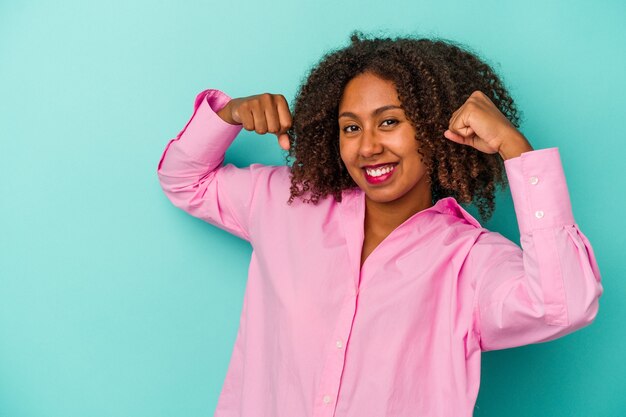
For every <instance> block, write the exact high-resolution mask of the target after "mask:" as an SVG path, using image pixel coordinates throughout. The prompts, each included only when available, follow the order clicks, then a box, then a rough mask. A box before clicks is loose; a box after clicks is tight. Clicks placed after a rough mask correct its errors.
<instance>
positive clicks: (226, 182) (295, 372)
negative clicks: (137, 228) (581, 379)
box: [158, 90, 603, 417]
mask: <svg viewBox="0 0 626 417" xmlns="http://www.w3.org/2000/svg"><path fill="white" fill-rule="evenodd" d="M228 100H229V97H228V96H226V95H225V94H224V93H221V92H219V91H217V90H206V91H204V92H202V93H200V94H199V95H198V97H197V98H196V102H195V111H194V114H193V116H192V118H191V120H190V121H189V122H188V124H187V125H186V126H185V128H184V129H183V130H182V132H181V133H180V134H179V135H178V137H177V138H175V139H173V140H172V141H171V142H170V143H169V144H168V145H167V148H166V150H165V152H164V154H163V157H162V159H161V161H160V163H159V167H158V175H159V179H160V181H161V185H162V187H163V190H164V191H165V193H166V195H167V196H168V198H169V199H170V200H171V201H172V203H174V205H176V206H178V207H180V208H182V209H183V210H185V211H187V212H189V213H190V214H192V215H194V216H196V217H199V218H201V219H204V220H206V221H207V222H210V223H212V224H214V225H216V226H218V227H220V228H223V229H225V230H227V231H229V232H231V233H233V234H235V235H237V236H239V237H241V238H243V239H246V240H248V241H249V242H250V243H251V245H252V248H253V252H252V259H251V262H250V270H249V276H248V281H247V286H246V292H245V296H244V302H243V310H242V313H241V321H240V328H239V332H238V335H237V339H236V342H235V346H234V349H233V353H232V358H231V361H230V365H229V368H228V373H227V375H226V380H225V381H224V386H223V389H222V392H221V396H220V398H219V401H218V404H217V409H216V411H215V416H216V417H235V416H242V417H307V416H314V417H331V416H336V417H383V416H398V417H415V416H420V417H466V416H471V415H472V412H473V408H474V404H475V402H476V397H477V395H478V388H479V383H480V355H481V351H486V350H493V349H504V348H509V347H514V346H520V345H525V344H528V343H537V342H545V341H547V340H552V339H555V338H557V337H560V336H563V335H565V334H567V333H570V332H573V331H574V330H576V329H579V328H581V327H583V326H585V325H587V324H589V323H591V322H592V321H593V319H594V318H595V316H596V313H597V311H598V298H599V297H600V295H601V294H602V291H603V289H602V285H601V283H600V273H599V271H598V266H597V264H596V261H595V258H594V255H593V250H592V249H591V246H590V244H589V241H588V240H587V239H586V237H585V236H584V235H583V234H582V233H581V232H580V230H579V229H578V227H577V225H576V224H575V222H574V218H573V216H572V211H571V206H570V200H569V195H568V190H567V186H566V183H565V178H564V175H563V170H562V167H561V162H560V158H559V153H558V150H557V148H551V149H543V150H536V151H532V152H527V153H524V154H522V156H520V157H518V158H514V159H510V160H507V161H506V162H505V166H506V172H507V176H508V179H509V182H510V188H511V193H512V195H513V201H514V204H515V211H516V214H517V220H518V224H519V227H520V231H521V245H522V248H521V249H520V247H518V246H517V245H515V244H514V243H512V242H511V241H509V240H508V239H506V238H504V237H503V236H501V235H500V234H498V233H495V232H490V231H488V230H486V229H484V228H482V227H481V226H480V224H479V223H478V221H476V220H475V219H474V218H473V217H472V216H471V215H470V214H468V213H467V212H466V211H465V210H464V209H463V208H461V206H459V204H458V203H457V202H456V201H455V200H454V199H453V198H444V199H441V200H439V201H438V202H437V203H436V204H435V205H434V206H432V207H430V208H428V209H426V210H423V211H421V212H418V213H416V214H415V215H413V216H412V217H411V218H409V219H408V220H407V221H405V222H404V223H403V224H402V225H400V226H399V227H398V228H397V229H395V230H394V231H393V232H392V233H391V234H390V235H389V236H388V237H387V238H386V239H385V240H384V241H383V242H382V243H381V244H380V245H379V246H378V247H377V248H376V249H375V250H374V251H373V252H372V253H371V255H370V256H369V257H368V258H367V260H366V261H365V263H364V264H363V266H362V267H360V258H361V247H362V244H363V220H364V211H365V204H364V203H365V202H364V194H363V192H362V191H361V190H359V189H356V190H353V191H347V192H345V193H344V199H343V201H342V202H341V203H337V202H335V201H334V199H332V198H327V199H324V200H323V201H321V202H320V203H319V204H318V205H311V204H304V203H301V202H300V201H296V202H294V203H293V204H292V205H291V206H289V205H287V200H288V198H289V185H290V180H289V168H288V167H286V166H279V167H275V166H263V165H258V164H254V165H252V166H250V167H248V168H243V169H240V168H236V167H234V166H232V165H225V166H223V165H222V162H223V158H224V153H225V151H226V149H227V148H228V146H229V145H230V143H231V142H232V141H233V139H234V138H235V136H236V135H237V134H238V132H239V131H240V129H241V127H239V126H233V125H229V124H227V123H226V122H224V121H222V119H220V118H219V116H217V115H216V114H215V111H218V110H219V109H221V108H222V107H223V106H224V105H225V104H226V103H227V101H228ZM442 140H443V139H442Z"/></svg>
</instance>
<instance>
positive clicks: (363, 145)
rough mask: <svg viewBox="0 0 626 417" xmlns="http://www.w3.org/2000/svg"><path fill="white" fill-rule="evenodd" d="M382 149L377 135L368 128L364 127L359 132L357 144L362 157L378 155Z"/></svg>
mask: <svg viewBox="0 0 626 417" xmlns="http://www.w3.org/2000/svg"><path fill="white" fill-rule="evenodd" d="M382 151H383V145H382V143H381V141H380V138H379V137H378V135H377V134H376V133H375V132H372V131H370V130H369V129H367V130H365V129H364V130H363V133H362V134H361V142H360V146H359V153H360V154H361V156H362V157H363V158H371V157H372V156H375V155H378V154H379V153H381V152H382Z"/></svg>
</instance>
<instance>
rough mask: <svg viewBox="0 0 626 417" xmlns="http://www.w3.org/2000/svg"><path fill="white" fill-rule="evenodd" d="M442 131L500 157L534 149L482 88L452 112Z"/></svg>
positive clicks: (454, 140)
mask: <svg viewBox="0 0 626 417" xmlns="http://www.w3.org/2000/svg"><path fill="white" fill-rule="evenodd" d="M443 135H444V136H445V137H446V138H447V139H449V140H451V141H453V142H456V143H460V144H463V145H468V146H471V147H473V148H476V149H478V150H479V151H481V152H485V153H490V154H491V153H496V152H498V153H500V155H501V156H502V158H503V159H509V158H514V157H516V156H519V155H521V154H522V152H527V151H532V150H533V149H532V147H531V146H530V143H528V140H527V139H526V138H525V137H524V135H522V133H521V132H520V131H519V130H517V129H516V128H515V126H513V124H512V123H511V122H510V121H509V120H508V119H507V118H506V117H505V116H504V114H502V112H501V111H500V110H499V109H498V108H497V107H496V106H495V104H493V102H492V101H491V100H490V99H489V97H487V96H486V95H485V94H484V93H483V92H481V91H474V92H473V93H472V95H470V96H469V98H468V99H467V100H466V101H465V103H463V105H462V106H461V107H459V108H458V109H457V111H455V112H454V113H453V114H452V117H451V118H450V122H449V126H448V130H446V131H445V132H444V133H443Z"/></svg>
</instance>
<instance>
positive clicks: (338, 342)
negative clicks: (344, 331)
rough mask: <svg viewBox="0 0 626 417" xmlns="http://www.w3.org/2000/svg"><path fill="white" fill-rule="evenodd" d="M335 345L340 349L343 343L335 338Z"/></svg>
mask: <svg viewBox="0 0 626 417" xmlns="http://www.w3.org/2000/svg"><path fill="white" fill-rule="evenodd" d="M336 345H337V347H338V348H339V349H341V348H342V347H343V343H341V340H337V343H336Z"/></svg>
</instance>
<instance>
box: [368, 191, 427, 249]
mask: <svg viewBox="0 0 626 417" xmlns="http://www.w3.org/2000/svg"><path fill="white" fill-rule="evenodd" d="M428 191H429V192H427V193H424V194H422V195H420V196H419V197H417V198H416V196H405V197H408V198H410V200H409V201H403V199H400V200H396V201H392V202H389V203H379V202H375V201H372V200H370V199H368V198H367V196H365V230H366V231H367V232H369V233H373V234H375V235H378V236H382V237H385V236H387V235H388V234H389V233H391V232H392V231H393V230H394V229H395V228H397V227H398V226H400V225H401V224H402V223H404V222H405V221H406V220H407V219H408V218H410V217H411V216H413V215H414V214H415V213H418V212H420V211H422V210H424V209H427V208H428V207H431V206H432V196H431V193H430V190H428Z"/></svg>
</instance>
